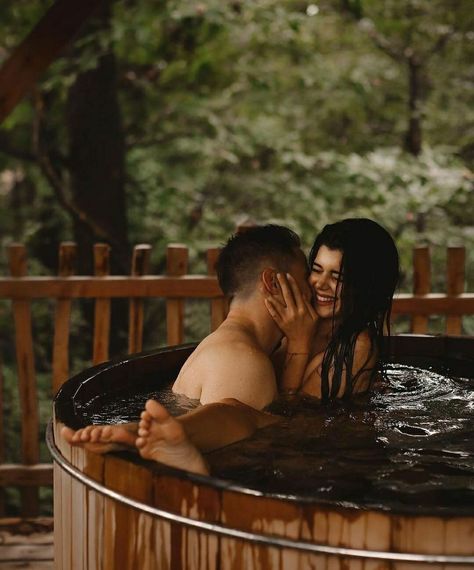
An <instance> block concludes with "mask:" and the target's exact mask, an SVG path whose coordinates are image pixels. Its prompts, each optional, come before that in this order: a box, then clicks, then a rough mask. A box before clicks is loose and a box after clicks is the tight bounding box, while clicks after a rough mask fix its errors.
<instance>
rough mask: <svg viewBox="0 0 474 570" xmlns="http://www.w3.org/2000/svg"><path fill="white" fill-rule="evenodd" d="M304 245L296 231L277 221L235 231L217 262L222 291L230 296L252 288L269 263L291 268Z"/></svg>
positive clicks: (280, 268)
mask: <svg viewBox="0 0 474 570" xmlns="http://www.w3.org/2000/svg"><path fill="white" fill-rule="evenodd" d="M300 245H301V242H300V238H299V237H298V235H297V234H296V233H295V232H293V231H292V230H290V229H289V228H285V227H284V226H277V225H273V224H270V225H266V226H256V227H253V228H249V229H246V230H245V231H244V232H242V233H238V234H234V235H233V236H231V237H230V239H229V240H228V241H227V243H226V245H225V246H224V248H223V249H222V251H221V253H220V255H219V259H218V261H217V264H216V270H217V277H218V279H219V285H220V286H221V289H222V291H223V292H224V294H225V295H230V296H233V295H236V294H238V293H244V294H245V293H247V292H250V291H251V290H252V286H253V285H254V284H255V282H256V280H257V278H258V277H259V275H260V272H261V271H262V269H263V268H264V266H265V264H266V265H270V266H271V267H274V268H275V269H276V270H277V271H282V272H286V271H289V269H290V265H291V264H292V262H294V261H295V259H296V251H295V250H296V249H297V248H299V247H300Z"/></svg>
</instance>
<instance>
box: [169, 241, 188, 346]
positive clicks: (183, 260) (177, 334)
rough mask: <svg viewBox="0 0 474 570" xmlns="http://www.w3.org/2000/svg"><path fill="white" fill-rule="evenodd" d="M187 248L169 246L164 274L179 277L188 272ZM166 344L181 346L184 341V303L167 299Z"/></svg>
mask: <svg viewBox="0 0 474 570" xmlns="http://www.w3.org/2000/svg"><path fill="white" fill-rule="evenodd" d="M188 257H189V256H188V248H187V247H186V246H185V245H182V244H179V243H175V244H170V245H169V246H168V248H167V252H166V273H167V275H169V276H173V277H179V276H182V275H186V273H187V272H188ZM166 336H167V344H168V345H170V346H171V345H174V344H181V343H182V342H183V339H184V301H183V300H182V299H173V298H168V299H167V301H166Z"/></svg>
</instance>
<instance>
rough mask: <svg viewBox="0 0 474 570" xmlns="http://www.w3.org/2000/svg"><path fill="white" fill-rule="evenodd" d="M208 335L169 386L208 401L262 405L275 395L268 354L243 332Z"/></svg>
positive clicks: (266, 403) (274, 383)
mask: <svg viewBox="0 0 474 570" xmlns="http://www.w3.org/2000/svg"><path fill="white" fill-rule="evenodd" d="M230 337H231V338H229V335H228V334H227V333H226V331H222V334H216V333H214V334H213V335H210V336H209V337H207V338H206V339H204V340H203V341H202V342H201V343H200V344H199V346H198V347H197V348H196V351H195V352H194V353H193V355H191V357H190V359H189V360H188V362H186V364H185V365H184V366H183V368H182V370H181V372H180V375H179V377H178V379H177V381H176V383H175V385H174V386H173V390H174V391H175V392H179V393H183V394H186V395H188V396H189V397H195V398H199V399H200V401H201V403H203V404H206V403H211V402H216V401H219V400H221V399H223V398H235V399H236V400H239V401H241V402H243V403H245V404H247V405H249V406H252V407H254V408H258V409H260V408H263V407H265V406H266V405H268V404H269V403H270V402H271V401H272V400H273V399H274V398H275V397H276V395H277V388H276V381H275V373H274V371H273V366H272V363H271V360H270V358H269V356H268V355H267V354H266V353H265V352H264V351H263V350H262V349H261V348H259V347H258V346H257V345H256V344H255V343H254V342H252V340H251V339H249V338H247V337H246V335H239V334H231V335H230Z"/></svg>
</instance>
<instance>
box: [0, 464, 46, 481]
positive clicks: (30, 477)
mask: <svg viewBox="0 0 474 570" xmlns="http://www.w3.org/2000/svg"><path fill="white" fill-rule="evenodd" d="M52 484H53V465H52V463H38V464H36V465H21V464H17V463H5V464H2V465H0V485H1V486H2V487H6V486H7V485H15V486H22V487H24V486H28V485H31V486H43V485H44V486H48V485H52Z"/></svg>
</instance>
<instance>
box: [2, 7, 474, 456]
mask: <svg viewBox="0 0 474 570" xmlns="http://www.w3.org/2000/svg"><path fill="white" fill-rule="evenodd" d="M51 4H52V1H46V0H4V1H3V2H2V3H1V4H0V62H1V61H2V60H4V59H5V58H6V57H7V56H8V55H9V54H10V53H11V52H12V50H14V48H15V47H16V46H17V45H18V44H19V43H20V41H21V40H22V39H23V38H24V37H25V36H26V34H27V33H28V32H29V31H30V30H31V28H32V27H33V26H34V25H35V24H36V23H37V21H38V20H39V19H40V18H41V17H42V16H43V14H44V13H45V12H46V10H47V9H48V8H49V7H50V6H51ZM473 85H474V10H473V2H472V0H383V1H382V0H315V1H314V2H311V1H300V0H298V1H296V0H292V1H290V0H258V1H245V0H227V1H224V2H223V1H222V0H202V1H188V0H167V1H162V2H156V1H152V0H114V1H110V2H104V5H103V8H102V9H101V10H99V12H97V13H96V17H95V18H94V19H93V20H92V21H90V22H89V23H88V24H87V25H86V26H85V28H84V29H83V30H82V32H81V35H80V36H79V37H78V38H77V39H76V41H75V42H74V43H73V44H72V45H71V46H70V47H69V48H68V49H67V50H66V51H64V52H63V54H62V57H61V58H60V59H58V60H57V61H56V62H55V63H54V64H53V65H52V66H51V67H50V68H49V70H48V71H47V72H46V73H45V74H44V75H43V76H42V79H41V81H40V82H39V83H38V84H37V85H36V88H35V89H34V91H33V92H32V93H31V94H30V96H29V97H28V98H27V99H25V100H24V101H23V102H22V103H21V104H20V105H19V106H18V107H17V108H16V109H15V111H14V112H13V113H12V114H11V115H10V116H9V117H8V119H7V120H6V121H5V122H4V124H3V126H2V129H1V131H0V242H1V246H2V252H1V254H0V272H1V274H2V275H6V274H7V273H8V266H7V259H6V255H5V246H6V245H7V244H8V243H10V242H12V241H19V242H22V243H24V244H25V245H26V246H27V248H28V252H29V270H30V273H31V274H36V275H38V274H51V273H52V274H54V273H55V272H56V270H57V251H58V244H59V242H60V241H62V240H74V241H76V242H77V243H78V245H79V268H78V269H79V272H80V273H90V272H91V270H92V263H91V260H92V258H91V244H92V243H93V242H96V241H108V242H109V243H110V244H111V246H112V250H113V254H114V257H113V272H115V273H122V274H123V273H128V272H129V270H130V265H129V263H130V254H131V245H133V244H135V243H140V242H146V243H151V244H152V245H153V254H152V272H154V273H159V272H162V271H163V269H164V254H165V246H166V244H167V243H169V242H183V243H185V244H187V245H188V246H189V247H190V249H191V272H204V271H205V262H204V251H205V249H206V248H207V247H211V246H216V245H220V244H221V243H222V242H223V241H224V240H225V238H226V237H227V236H228V235H229V234H230V233H231V232H232V231H233V229H234V228H235V226H236V224H238V223H242V222H245V221H248V220H252V221H255V222H268V221H273V222H277V223H282V224H285V225H288V226H290V227H292V228H293V229H295V230H296V231H297V232H298V233H299V234H300V235H301V237H302V240H303V243H304V244H305V246H306V248H309V247H310V246H311V243H312V240H313V238H314V236H315V234H316V233H317V232H318V231H319V229H320V228H321V227H322V226H323V225H324V224H325V223H327V222H332V221H335V220H337V219H340V218H343V217H348V216H367V217H371V218H374V219H375V220H378V221H379V222H381V223H382V224H383V225H385V226H386V227H387V229H388V230H389V231H390V232H391V233H392V234H393V235H394V237H395V238H396V240H397V244H398V246H399V249H400V252H401V256H402V267H403V269H404V271H405V273H406V275H405V278H404V280H403V282H402V283H401V290H405V291H409V290H410V288H411V283H410V276H409V273H410V269H411V249H412V247H413V246H414V245H415V244H429V245H431V246H433V256H434V260H433V263H434V270H433V290H434V291H437V290H438V291H443V290H444V287H445V284H444V278H443V276H444V273H445V269H444V263H445V247H446V246H447V245H465V246H466V247H467V251H468V268H469V267H472V265H473V263H472V262H473V258H474V193H473V164H474V105H473V97H472V94H473ZM473 281H474V277H473V275H472V272H469V271H468V284H467V288H468V290H470V291H472V290H473V289H474V283H473ZM37 305H38V306H37V307H35V311H36V322H37V323H40V324H39V325H37V326H38V330H37V331H36V332H37V335H38V336H37V338H38V339H39V340H38V342H37V345H36V350H37V355H36V357H37V365H38V369H39V372H40V374H39V382H40V383H42V382H44V383H45V391H47V387H46V386H47V384H46V380H42V378H43V377H44V378H46V377H48V375H49V373H50V355H51V352H50V350H51V311H50V307H47V306H45V304H44V303H43V304H41V303H37ZM2 309H5V310H2ZM196 310H197V312H196V313H195V314H196V315H197V317H195V318H194V325H193V327H194V328H192V329H191V332H190V333H189V335H190V339H191V338H193V339H194V338H200V337H201V336H202V335H203V334H205V333H206V332H207V331H206V330H204V329H203V328H202V327H201V326H200V324H199V323H200V318H199V314H200V311H203V310H204V309H203V308H199V306H197V309H196ZM89 313H90V311H89ZM87 314H88V311H87V307H86V308H85V309H83V310H80V311H77V314H76V315H75V324H74V327H75V328H74V331H75V334H76V342H75V344H74V348H73V351H74V352H73V357H74V358H76V360H77V363H79V364H77V367H80V363H81V362H84V361H85V360H87V358H88V356H87V355H86V349H85V348H84V346H85V345H86V344H87V343H88V342H89V337H88V334H89V333H88V332H87V330H88V329H87V327H86V325H85V322H86V321H87ZM9 315H10V313H9V310H7V309H6V308H5V307H0V321H3V322H0V326H1V328H2V331H5V330H6V331H8V330H10V331H11V335H9V334H8V335H6V336H5V337H4V338H2V339H1V346H0V350H1V351H2V354H3V360H4V368H5V371H6V372H5V386H6V389H8V386H9V385H10V383H13V382H14V380H13V372H12V367H13V364H12V363H13V360H14V348H13V343H12V339H13V331H12V330H11V325H10V320H11V317H10V316H9ZM148 315H149V316H148V320H147V324H146V326H147V328H148V331H152V333H151V334H150V335H149V337H148V341H147V342H148V347H150V346H153V345H156V344H160V343H163V340H162V339H163V336H161V337H160V336H159V334H158V333H159V331H163V327H162V324H161V323H162V321H163V315H164V309H163V305H162V304H161V305H157V306H156V307H155V308H154V310H152V311H151V312H149V313H148ZM206 326H207V324H206ZM9 327H10V329H9ZM435 328H436V327H435ZM464 329H465V331H464V332H466V333H468V334H474V322H473V319H472V318H465V319H464ZM116 330H118V331H120V327H118V328H117V329H116ZM153 331H155V332H156V331H158V332H156V334H155V333H154V332H153ZM160 334H161V333H160ZM160 338H161V340H160ZM114 342H115V341H114ZM117 342H119V341H117ZM89 348H90V347H88V349H87V350H89ZM42 375H43V376H42ZM9 405H11V406H13V407H14V406H15V401H14V396H13V395H12V397H11V404H9ZM44 414H45V417H46V416H47V415H48V414H49V404H48V402H47V398H46V399H45V402H44ZM10 452H11V453H12V454H14V453H15V449H14V445H12V449H11V450H10Z"/></svg>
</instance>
